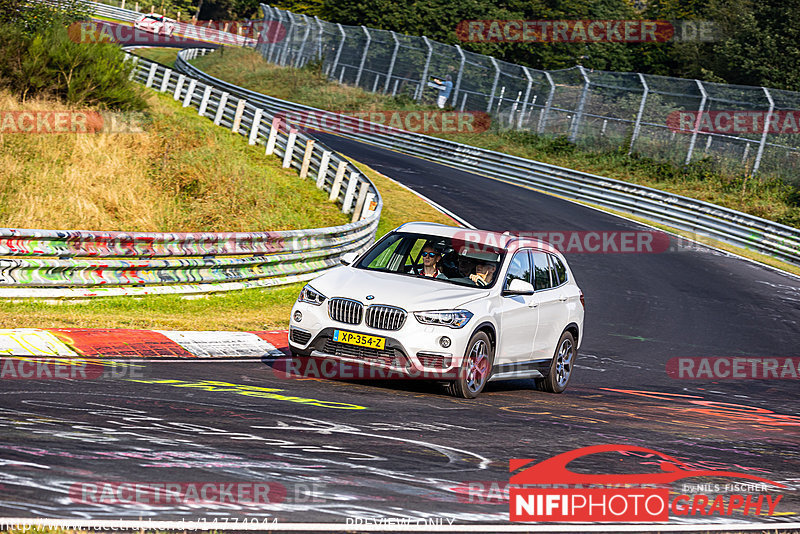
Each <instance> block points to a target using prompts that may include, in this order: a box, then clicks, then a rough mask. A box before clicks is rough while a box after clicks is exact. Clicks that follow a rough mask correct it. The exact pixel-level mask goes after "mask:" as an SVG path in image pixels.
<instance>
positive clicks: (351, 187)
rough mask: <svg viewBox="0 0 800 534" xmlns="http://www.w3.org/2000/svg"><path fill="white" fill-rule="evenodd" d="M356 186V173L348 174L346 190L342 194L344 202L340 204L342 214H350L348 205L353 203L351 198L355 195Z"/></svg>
mask: <svg viewBox="0 0 800 534" xmlns="http://www.w3.org/2000/svg"><path fill="white" fill-rule="evenodd" d="M357 185H358V171H352V172H351V173H350V180H348V181H347V190H346V191H345V193H344V201H343V202H342V213H350V204H352V203H353V197H354V196H355V194H356V186H357Z"/></svg>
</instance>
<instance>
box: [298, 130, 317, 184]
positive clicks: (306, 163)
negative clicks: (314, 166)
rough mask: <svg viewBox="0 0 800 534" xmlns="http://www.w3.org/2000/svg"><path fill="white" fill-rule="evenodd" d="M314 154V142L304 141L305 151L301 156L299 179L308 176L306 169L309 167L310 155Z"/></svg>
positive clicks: (310, 140) (311, 140)
mask: <svg viewBox="0 0 800 534" xmlns="http://www.w3.org/2000/svg"><path fill="white" fill-rule="evenodd" d="M313 153H314V140H313V139H309V140H308V141H306V151H305V153H304V154H303V164H302V165H301V166H300V178H305V177H307V176H308V167H309V165H311V155H312V154H313Z"/></svg>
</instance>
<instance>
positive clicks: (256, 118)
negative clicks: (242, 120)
mask: <svg viewBox="0 0 800 534" xmlns="http://www.w3.org/2000/svg"><path fill="white" fill-rule="evenodd" d="M263 113H264V110H263V109H261V108H256V111H255V113H253V124H251V125H250V137H249V138H248V139H247V144H248V145H254V144H256V142H257V141H258V133H259V130H261V115H262V114H263Z"/></svg>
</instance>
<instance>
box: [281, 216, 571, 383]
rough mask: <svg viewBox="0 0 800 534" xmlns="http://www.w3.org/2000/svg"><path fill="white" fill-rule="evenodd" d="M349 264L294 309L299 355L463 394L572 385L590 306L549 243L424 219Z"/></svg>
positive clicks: (309, 288) (310, 289)
mask: <svg viewBox="0 0 800 534" xmlns="http://www.w3.org/2000/svg"><path fill="white" fill-rule="evenodd" d="M342 263H343V264H344V266H343V267H339V268H336V269H333V270H331V271H328V272H326V273H325V274H323V275H321V276H319V277H318V278H316V279H314V280H312V281H311V282H310V283H309V284H308V285H306V286H305V287H304V288H303V290H302V291H301V293H300V296H299V298H298V299H297V302H296V303H295V305H294V307H293V308H292V314H291V319H290V328H289V348H290V350H291V351H292V355H293V356H295V357H301V358H302V357H308V356H311V357H315V358H325V359H334V360H339V361H342V362H349V363H352V364H356V365H367V366H370V367H380V368H383V369H385V370H389V371H391V372H393V373H397V375H396V376H408V377H416V378H419V377H423V378H430V379H433V380H438V381H444V382H445V383H446V384H447V387H448V390H449V392H450V393H451V394H453V395H455V396H458V397H464V398H474V397H476V396H478V394H480V392H481V391H482V390H483V388H484V386H485V385H486V383H487V382H489V381H492V380H503V379H516V378H533V379H535V381H536V385H537V387H538V388H539V389H541V390H544V391H549V392H553V393H560V392H562V391H564V389H566V387H567V384H568V383H569V380H570V378H571V376H572V371H573V369H574V364H575V357H576V355H577V351H578V348H579V347H580V344H581V340H582V337H583V315H584V299H583V293H582V292H581V290H580V288H579V287H578V285H577V284H576V283H575V278H574V276H573V274H572V271H571V270H570V268H569V266H568V265H567V262H566V260H565V259H564V256H562V255H561V253H559V252H558V251H557V250H556V249H555V248H553V247H552V246H550V245H549V244H547V243H544V242H542V241H538V240H536V239H526V238H520V237H515V236H513V235H510V234H508V233H506V234H499V233H495V232H485V231H480V230H469V229H465V228H457V227H450V226H444V225H439V224H434V223H419V222H415V223H406V224H404V225H402V226H400V227H399V228H396V229H395V230H393V231H391V232H389V233H388V234H386V235H385V236H384V237H383V238H382V239H381V240H379V241H378V242H377V243H375V244H374V245H373V246H372V247H371V248H370V249H369V250H368V251H367V252H366V253H363V254H361V255H360V256H358V257H356V255H355V254H353V253H351V254H345V255H344V256H343V257H342Z"/></svg>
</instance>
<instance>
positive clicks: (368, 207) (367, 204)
mask: <svg viewBox="0 0 800 534" xmlns="http://www.w3.org/2000/svg"><path fill="white" fill-rule="evenodd" d="M373 203H375V193H373V192H372V191H370V192H369V193H367V199H366V200H365V201H364V209H363V210H362V212H361V217H359V220H361V219H366V218H367V217H369V214H370V213H372V212H374V211H375V209H374V208H373V207H372V204H373Z"/></svg>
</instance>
